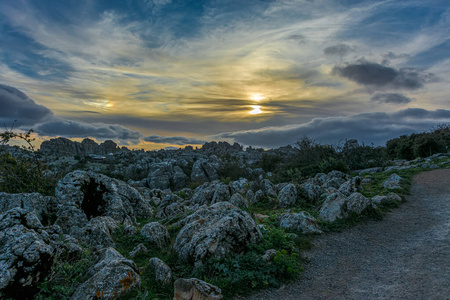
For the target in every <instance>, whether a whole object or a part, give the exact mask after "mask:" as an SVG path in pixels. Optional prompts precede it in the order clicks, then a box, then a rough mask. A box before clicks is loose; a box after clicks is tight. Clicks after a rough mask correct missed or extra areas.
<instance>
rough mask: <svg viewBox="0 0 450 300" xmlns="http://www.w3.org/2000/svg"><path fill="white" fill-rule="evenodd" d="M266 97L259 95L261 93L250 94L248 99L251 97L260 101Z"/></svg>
mask: <svg viewBox="0 0 450 300" xmlns="http://www.w3.org/2000/svg"><path fill="white" fill-rule="evenodd" d="M265 98H266V97H264V96H263V95H261V94H252V95H251V96H250V99H252V100H253V101H261V100H264V99H265Z"/></svg>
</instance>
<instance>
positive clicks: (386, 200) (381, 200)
mask: <svg viewBox="0 0 450 300" xmlns="http://www.w3.org/2000/svg"><path fill="white" fill-rule="evenodd" d="M371 200H372V203H373V204H374V205H377V206H379V205H386V204H391V203H400V202H402V198H401V197H400V196H399V195H397V194H395V193H389V194H387V195H385V196H381V195H377V196H374V197H372V199H371Z"/></svg>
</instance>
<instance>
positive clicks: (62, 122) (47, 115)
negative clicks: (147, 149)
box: [0, 84, 142, 144]
mask: <svg viewBox="0 0 450 300" xmlns="http://www.w3.org/2000/svg"><path fill="white" fill-rule="evenodd" d="M0 107H1V110H0V122H1V123H3V124H2V125H5V126H6V127H8V126H10V125H12V124H13V122H14V121H15V120H17V124H16V125H17V127H19V128H21V129H26V130H27V129H30V128H33V129H34V131H35V132H36V133H38V134H40V135H44V136H45V135H47V136H65V137H94V138H97V139H115V140H119V141H120V142H121V143H124V144H128V143H134V144H137V143H139V142H140V140H139V139H140V138H141V137H142V134H141V133H140V132H138V131H134V130H130V129H128V128H126V127H123V126H121V125H117V124H104V123H92V124H90V123H87V122H78V121H72V120H67V119H63V118H59V117H56V116H54V114H53V112H52V111H51V110H50V109H48V108H47V107H45V106H43V105H39V104H37V103H36V102H34V101H33V100H32V99H30V98H29V97H28V96H27V95H26V94H25V93H23V92H21V91H19V90H18V89H16V88H14V87H10V86H6V85H1V84H0Z"/></svg>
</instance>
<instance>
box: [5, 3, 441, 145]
mask: <svg viewBox="0 0 450 300" xmlns="http://www.w3.org/2000/svg"><path fill="white" fill-rule="evenodd" d="M449 94H450V2H449V1H448V0H423V1H422V0H402V1H398V0H390V1H386V0H385V1H375V0H366V1H365V0H245V1H242V0H240V1H234V0H210V1H201V0H197V1H190V0H184V1H177V0H123V1H112V0H76V1H75V0H73V1H72V0H64V1H63V0H33V1H32V0H1V1H0V124H1V125H2V126H4V127H9V126H10V125H11V124H12V123H14V120H17V122H16V123H15V127H16V128H17V129H23V130H27V129H30V128H32V129H33V130H34V131H35V133H36V135H37V139H38V142H39V141H43V140H48V139H50V138H53V137H58V136H64V137H68V138H72V139H75V140H79V139H82V138H85V137H91V138H94V139H96V140H97V141H103V140H106V139H112V140H114V141H116V142H118V143H119V144H120V145H126V146H129V147H130V148H144V149H147V150H149V149H160V148H164V147H170V146H176V147H182V146H184V145H201V144H202V143H204V142H205V141H212V140H216V141H219V140H226V141H228V142H231V143H232V142H238V143H240V144H243V145H246V146H256V147H264V148H274V147H279V146H283V145H287V144H293V143H295V142H296V141H298V140H299V139H300V138H302V137H304V136H308V137H310V138H313V139H315V140H316V141H317V142H320V143H334V144H335V143H341V142H342V141H345V140H346V139H354V138H356V139H358V140H359V141H361V142H364V143H366V144H371V143H374V144H375V145H383V144H384V143H385V142H386V140H388V139H391V138H394V137H397V136H399V135H401V134H410V133H412V132H421V131H424V130H430V129H431V128H432V127H433V126H436V125H438V124H442V123H450V101H449V96H448V95H449Z"/></svg>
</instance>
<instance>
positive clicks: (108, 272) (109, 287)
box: [71, 248, 141, 300]
mask: <svg viewBox="0 0 450 300" xmlns="http://www.w3.org/2000/svg"><path fill="white" fill-rule="evenodd" d="M87 274H88V275H90V276H91V277H90V278H89V279H88V280H86V281H85V282H84V283H82V284H81V285H80V286H79V287H78V288H77V289H76V290H75V293H74V294H73V295H72V297H71V299H72V300H86V299H89V300H90V299H92V300H93V299H99V298H100V299H117V298H118V297H120V296H122V295H125V294H126V293H128V292H130V291H132V290H135V289H137V288H139V287H140V286H141V277H140V276H139V271H138V268H137V266H136V264H135V263H134V262H133V261H131V260H127V259H125V258H124V257H123V256H122V255H120V253H119V252H117V251H116V250H115V249H113V248H107V249H106V250H104V253H103V255H102V259H101V260H100V262H98V263H97V264H96V265H94V266H93V267H92V268H91V269H90V270H88V272H87Z"/></svg>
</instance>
